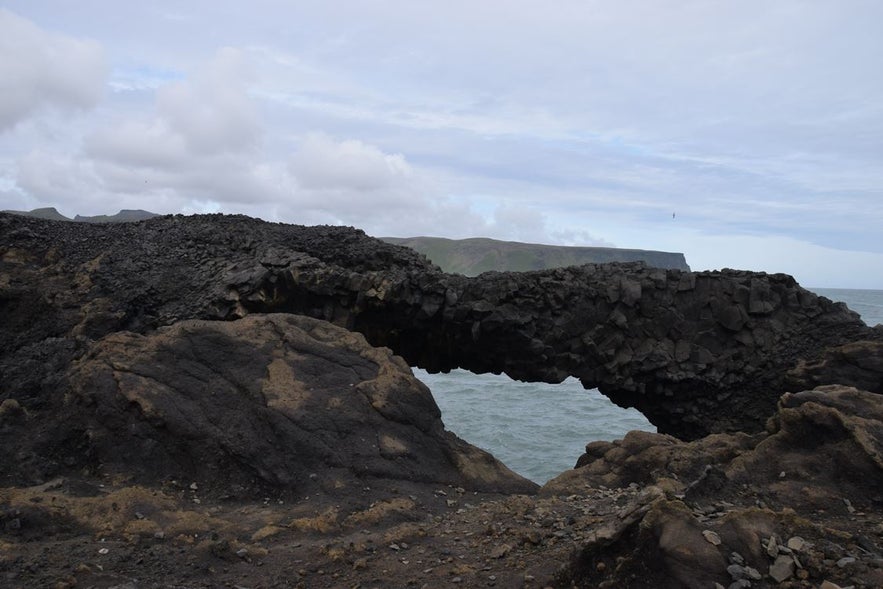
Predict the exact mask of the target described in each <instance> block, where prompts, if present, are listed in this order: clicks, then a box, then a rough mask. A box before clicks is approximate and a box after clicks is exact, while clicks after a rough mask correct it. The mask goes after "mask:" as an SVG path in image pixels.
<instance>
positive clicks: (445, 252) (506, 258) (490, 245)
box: [381, 237, 690, 276]
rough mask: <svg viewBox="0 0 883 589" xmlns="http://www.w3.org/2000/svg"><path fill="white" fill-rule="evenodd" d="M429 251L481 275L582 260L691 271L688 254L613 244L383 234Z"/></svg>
mask: <svg viewBox="0 0 883 589" xmlns="http://www.w3.org/2000/svg"><path fill="white" fill-rule="evenodd" d="M381 239H382V240H383V241H386V242H388V243H393V244H396V245H403V246H406V247H409V248H411V249H413V250H416V251H417V252H419V253H421V254H423V255H425V256H426V257H427V258H429V259H430V261H432V262H433V263H434V264H437V265H438V266H440V267H441V269H442V270H444V271H445V272H449V273H453V274H463V275H465V276H478V275H479V274H481V273H482V272H487V271H488V270H497V271H500V272H523V271H527V270H546V269H549V268H564V267H567V266H580V265H582V264H604V263H607V262H645V263H646V264H647V265H648V266H651V267H654V268H665V269H674V270H686V271H689V270H690V267H689V266H688V265H687V260H686V259H685V258H684V254H681V253H673V252H658V251H652V250H635V249H620V248H613V247H566V246H557V245H539V244H533V243H520V242H516V241H497V240H495V239H487V238H483V237H476V238H472V239H445V238H442V237H381Z"/></svg>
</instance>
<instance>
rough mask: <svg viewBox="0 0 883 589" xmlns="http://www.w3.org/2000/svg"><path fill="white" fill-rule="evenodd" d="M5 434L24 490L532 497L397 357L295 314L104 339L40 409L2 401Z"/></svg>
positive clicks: (4, 469)
mask: <svg viewBox="0 0 883 589" xmlns="http://www.w3.org/2000/svg"><path fill="white" fill-rule="evenodd" d="M3 426H6V427H3ZM0 428H2V429H0V440H3V444H2V450H0V456H2V460H0V465H2V466H0V474H2V475H3V477H2V478H3V480H5V481H10V480H11V481H20V482H25V483H31V484H34V483H36V482H42V481H43V480H46V479H48V478H50V477H52V476H56V475H57V474H58V473H60V472H90V473H92V474H96V475H102V476H112V477H115V478H117V479H120V478H122V479H124V480H131V481H132V482H134V483H137V484H153V485H157V484H162V483H163V482H165V481H168V480H173V479H176V480H183V481H188V482H190V481H194V482H198V486H199V488H200V489H201V491H202V492H203V493H207V492H211V491H212V490H213V489H214V488H215V487H217V493H218V494H222V493H226V492H228V491H229V489H231V488H236V487H237V486H238V487H239V488H242V489H249V490H253V489H255V488H261V487H271V488H276V489H280V488H281V489H287V490H290V491H292V492H294V493H296V494H309V493H310V492H316V490H318V489H324V490H326V491H328V492H338V493H339V492H343V491H345V490H346V489H349V490H350V492H357V491H358V490H360V489H361V488H362V487H363V486H364V485H365V484H366V483H367V482H369V481H371V480H373V479H382V480H387V481H395V480H401V481H411V482H418V483H434V484H449V485H456V486H462V487H465V488H468V489H473V490H484V491H495V492H510V493H516V492H532V491H533V490H535V488H536V485H535V484H534V483H531V482H530V481H527V480H525V479H523V478H522V477H520V476H518V475H516V474H514V473H513V472H511V471H510V470H509V469H507V468H506V467H505V466H503V465H502V464H501V463H499V462H498V461H497V460H495V459H494V458H493V457H492V456H490V455H489V454H488V453H487V452H484V451H482V450H479V449H478V448H475V447H473V446H471V445H469V444H467V443H465V442H463V441H462V440H460V439H459V438H457V437H456V436H455V435H453V434H452V433H450V432H447V431H445V429H444V425H443V424H442V421H441V413H440V411H439V409H438V407H437V406H436V404H435V401H434V400H433V399H432V395H431V394H430V392H429V391H428V390H427V389H426V387H425V385H423V384H422V383H421V382H420V381H419V380H417V379H416V378H414V376H413V375H412V374H411V371H410V369H409V368H408V366H407V365H406V364H405V363H404V362H403V361H402V359H401V358H400V357H397V356H393V355H392V353H391V352H390V351H389V350H387V349H383V348H373V347H371V346H369V345H368V344H367V342H365V339H364V337H362V336H361V335H359V334H357V333H353V332H350V331H346V330H344V329H342V328H339V327H335V326H333V325H331V324H329V323H327V322H325V321H321V320H317V319H311V318H309V317H303V316H297V315H258V314H255V315H250V316H249V317H246V318H244V319H241V320H238V321H227V322H217V321H215V322H212V321H199V320H194V321H182V322H179V323H176V324H174V325H172V326H170V327H163V328H160V329H158V330H157V331H155V332H153V333H151V334H149V335H138V334H134V333H131V332H119V333H114V334H111V335H108V336H106V337H104V338H102V339H100V340H98V341H97V342H96V343H95V344H94V345H92V346H91V347H90V349H89V350H88V352H87V353H85V354H84V355H82V357H80V358H79V359H78V360H76V361H75V362H73V363H72V364H71V366H70V368H69V369H68V370H67V373H66V374H65V378H64V382H63V383H59V384H58V388H56V390H54V391H53V392H52V393H50V394H49V395H45V396H44V398H43V404H42V406H41V407H39V408H38V409H32V411H30V412H29V414H24V410H23V408H21V407H20V406H19V405H18V403H17V402H16V401H14V400H13V399H7V400H6V401H4V402H3V404H2V405H0Z"/></svg>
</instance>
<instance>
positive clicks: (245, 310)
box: [0, 215, 883, 439]
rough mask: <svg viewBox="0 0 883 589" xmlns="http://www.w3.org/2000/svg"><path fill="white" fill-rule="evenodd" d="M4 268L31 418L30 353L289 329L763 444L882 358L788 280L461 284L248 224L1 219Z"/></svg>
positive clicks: (4, 299)
mask: <svg viewBox="0 0 883 589" xmlns="http://www.w3.org/2000/svg"><path fill="white" fill-rule="evenodd" d="M0 260H2V262H0V270H2V274H0V276H2V279H0V354H2V356H0V371H2V372H0V376H2V377H3V378H4V381H5V382H7V383H9V384H8V385H7V386H8V388H7V391H15V392H6V391H4V392H3V394H4V395H7V396H9V395H12V394H14V395H18V396H20V397H23V398H18V400H19V401H20V402H21V403H22V405H23V406H25V407H27V406H28V403H34V402H38V401H36V400H35V399H36V397H34V395H35V394H36V392H37V390H38V389H40V388H41V386H42V385H39V384H38V383H40V382H42V380H41V379H44V380H45V379H47V378H48V379H51V374H49V373H47V371H42V373H45V374H43V376H39V375H40V374H42V373H41V370H40V369H39V367H37V370H36V374H32V373H22V371H21V370H18V369H17V368H16V367H17V366H20V365H22V364H23V363H26V362H27V359H28V358H30V357H31V356H32V354H31V352H29V351H28V350H29V349H30V348H28V346H34V345H38V346H47V345H48V346H50V347H51V346H53V345H56V344H52V343H51V342H52V341H53V340H51V338H62V339H64V340H70V338H72V337H82V338H86V339H87V340H88V339H94V338H99V337H102V336H104V335H106V334H108V333H112V332H114V331H118V330H124V329H125V330H131V331H135V332H140V333H146V332H149V331H151V330H153V329H156V328H158V327H160V326H163V325H170V324H173V323H175V322H177V321H180V320H182V319H193V318H199V319H236V318H239V317H244V316H246V315H249V314H251V313H268V312H284V313H296V314H303V315H308V316H312V317H316V318H320V319H324V320H327V321H330V322H332V323H335V324H337V325H339V326H342V327H345V328H347V329H350V330H354V331H358V332H361V333H363V334H364V335H365V337H366V338H367V339H368V341H369V342H370V343H371V344H373V345H377V346H388V347H390V348H392V349H393V350H394V351H395V352H396V353H397V354H400V355H401V356H403V357H404V358H405V359H406V360H407V361H408V362H409V363H411V364H412V365H419V366H422V367H425V368H427V369H428V370H430V371H439V370H448V369H452V368H455V367H463V368H466V369H469V370H472V371H475V372H488V371H492V372H505V373H507V374H509V375H510V376H512V377H513V378H517V379H521V380H535V381H540V380H541V381H547V382H559V381H561V380H563V379H564V378H565V377H567V376H570V375H573V376H576V377H578V378H579V379H580V380H581V381H582V382H583V384H584V385H585V386H586V387H596V386H597V387H598V388H599V389H600V390H601V392H602V393H604V394H606V395H607V396H609V397H610V398H611V399H612V400H613V401H614V402H616V403H618V404H620V405H623V406H634V407H637V408H638V409H639V410H641V411H642V412H643V413H644V414H645V415H646V416H647V417H648V418H649V419H650V420H651V422H653V423H654V424H655V425H656V426H657V427H658V428H659V430H660V431H661V432H663V433H668V434H672V435H674V436H677V437H679V438H682V439H695V438H698V437H700V436H703V435H705V434H707V433H710V432H722V431H737V430H747V431H759V430H760V429H761V428H762V427H763V424H764V422H765V420H766V419H767V418H768V417H769V416H770V415H771V414H772V413H773V412H774V411H775V405H776V400H777V399H778V396H779V395H780V393H781V392H782V391H783V390H785V388H784V387H786V386H787V384H788V382H797V381H794V380H793V379H794V378H795V377H794V374H795V373H794V372H793V371H794V370H797V369H798V367H800V366H816V365H818V364H819V363H820V362H822V363H826V366H828V368H826V371H827V372H825V374H837V375H838V376H841V375H845V376H846V377H848V376H849V372H848V371H847V372H844V371H842V370H839V369H837V368H836V367H837V365H838V362H840V360H838V357H837V356H830V353H829V352H827V350H829V349H830V348H833V347H837V346H843V345H845V344H848V343H850V342H855V341H860V340H864V341H868V342H880V341H883V332H881V331H880V330H879V329H878V330H875V329H871V328H869V327H867V326H866V325H864V323H863V322H862V321H861V319H860V318H859V317H858V315H857V314H855V313H853V312H852V311H850V310H849V309H847V308H846V307H845V306H844V305H843V304H839V303H833V302H831V301H829V300H828V299H826V298H824V297H819V296H817V295H815V294H813V293H811V292H809V291H807V290H805V289H803V288H801V287H800V286H799V285H798V284H797V283H796V282H795V281H794V279H793V278H791V277H790V276H786V275H781V274H775V275H767V274H764V273H754V272H745V271H734V270H725V271H722V272H685V271H679V270H662V269H656V268H649V267H647V266H645V265H643V264H639V263H634V264H604V265H591V264H590V265H585V266H579V267H571V268H563V269H555V270H548V271H537V272H526V273H494V272H488V273H485V274H482V275H480V276H478V277H476V278H465V277H462V276H456V275H449V274H445V273H442V272H441V271H439V270H438V269H437V268H436V267H435V266H433V265H431V264H430V263H428V262H427V261H426V259H425V258H423V257H422V256H420V255H418V254H416V253H415V252H413V251H411V250H408V249H405V248H401V247H396V246H393V245H391V244H387V243H384V242H381V241H379V240H375V239H372V238H370V237H368V236H366V235H365V234H364V233H363V232H361V231H357V230H354V229H350V228H341V227H299V226H293V225H281V224H271V223H265V222H262V221H258V220H254V219H249V218H246V217H236V216H220V215H210V216H199V217H188V218H184V217H164V218H157V219H152V220H149V221H144V222H140V223H132V224H120V225H86V224H72V223H63V222H53V221H44V220H38V219H29V218H24V217H16V216H12V215H0ZM65 345H67V346H68V347H70V345H71V344H65ZM863 370H866V371H865V372H862V375H863V376H862V386H864V387H865V388H868V389H869V390H871V391H873V392H881V390H880V388H879V386H877V387H875V386H868V382H870V381H871V380H873V378H871V377H868V374H869V373H868V372H867V370H870V374H871V375H872V376H873V374H877V373H878V372H877V368H875V367H874V366H870V368H867V369H863ZM789 371H792V372H791V376H790V377H789V376H788V375H789ZM789 378H791V379H792V380H791V381H789V380H788V379H789ZM819 379H821V380H822V381H824V380H825V378H824V375H822V376H819V377H818V378H816V380H819ZM878 382H879V380H878ZM814 384H827V383H826V382H815V383H814ZM843 384H853V383H852V382H844V383H843ZM29 395H30V396H29Z"/></svg>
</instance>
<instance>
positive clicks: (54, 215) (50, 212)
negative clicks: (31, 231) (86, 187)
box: [2, 207, 162, 223]
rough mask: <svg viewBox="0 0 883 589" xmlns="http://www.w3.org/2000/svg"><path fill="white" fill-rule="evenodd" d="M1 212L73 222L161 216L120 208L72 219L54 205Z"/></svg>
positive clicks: (110, 221)
mask: <svg viewBox="0 0 883 589" xmlns="http://www.w3.org/2000/svg"><path fill="white" fill-rule="evenodd" d="M2 212H4V213H9V214H11V215H21V216H23V217H35V218H37V219H48V220H50V221H71V222H74V223H131V222H135V221H144V220H145V219H152V218H154V217H161V216H162V215H158V214H157V213H151V212H150V211H145V210H143V209H120V212H118V213H116V214H115V215H93V216H88V215H75V216H74V218H73V219H71V218H70V217H66V216H65V215H62V214H61V213H59V212H58V209H56V208H55V207H42V208H38V209H32V210H30V211H12V210H4V211H2Z"/></svg>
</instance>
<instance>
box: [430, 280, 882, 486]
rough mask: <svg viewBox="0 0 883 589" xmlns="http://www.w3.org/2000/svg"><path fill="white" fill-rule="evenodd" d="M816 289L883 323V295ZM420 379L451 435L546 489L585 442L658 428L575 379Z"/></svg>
mask: <svg viewBox="0 0 883 589" xmlns="http://www.w3.org/2000/svg"><path fill="white" fill-rule="evenodd" d="M810 290H813V291H814V292H816V293H818V294H820V295H822V296H825V297H828V298H829V299H831V300H834V301H843V302H844V303H846V304H847V305H848V306H849V308H850V309H852V310H853V311H855V312H857V313H858V314H859V315H861V317H862V319H863V320H864V321H865V323H867V324H868V325H876V324H878V323H883V290H853V289H840V288H837V289H835V288H813V289H810ZM414 374H415V375H416V376H417V378H419V379H420V380H422V381H423V382H424V383H426V385H427V386H428V387H429V389H430V390H431V391H432V394H433V396H434V397H435V400H436V403H438V406H439V408H441V411H442V420H443V421H444V423H445V426H446V427H447V429H448V430H450V431H452V432H454V433H456V434H457V435H458V436H460V437H461V438H463V439H464V440H466V441H468V442H470V443H471V444H474V445H476V446H478V447H480V448H484V449H485V450H487V451H488V452H490V453H491V454H493V455H494V456H496V457H497V458H498V459H499V460H501V461H502V462H503V463H505V464H506V466H508V467H509V468H511V469H512V470H514V471H515V472H517V473H519V474H520V475H522V476H524V477H527V478H528V479H531V480H532V481H535V482H537V483H540V484H542V483H545V482H546V481H548V480H549V479H551V478H552V477H554V476H556V475H558V474H560V473H561V472H563V471H564V470H567V469H569V468H573V466H574V464H575V463H576V459H577V458H579V456H580V454H582V453H583V449H584V448H585V445H586V443H587V442H591V441H595V440H615V439H619V438H622V437H623V436H624V435H625V434H626V433H627V432H629V431H631V430H644V431H656V428H655V427H653V425H651V424H650V422H648V421H647V419H646V418H645V417H644V416H643V415H641V413H640V412H638V411H637V410H635V409H622V408H620V407H617V406H616V405H614V404H613V403H611V402H610V401H609V400H608V399H607V397H605V396H604V395H602V394H601V393H599V392H598V390H597V389H591V390H586V389H584V388H583V387H582V385H581V384H580V383H579V381H578V380H576V379H575V378H569V379H567V380H565V381H564V382H562V383H561V384H557V385H550V384H545V383H525V382H518V381H514V380H512V379H510V378H509V377H507V376H505V375H494V374H472V373H471V372H468V371H466V370H454V371H451V372H450V373H448V374H429V373H427V372H426V371H424V370H420V369H417V368H415V369H414Z"/></svg>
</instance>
